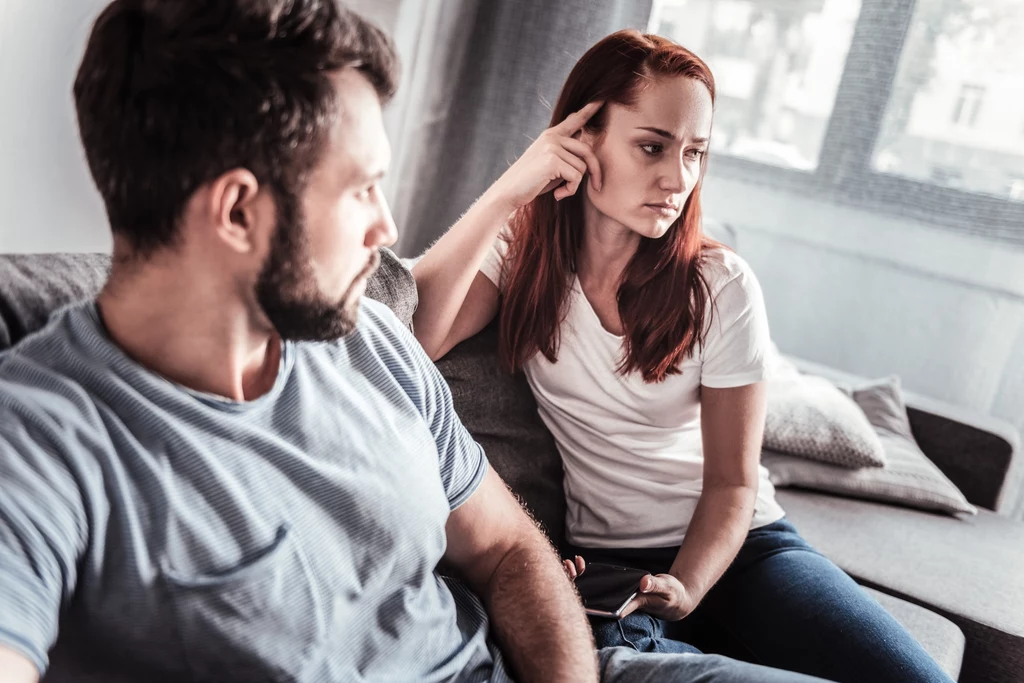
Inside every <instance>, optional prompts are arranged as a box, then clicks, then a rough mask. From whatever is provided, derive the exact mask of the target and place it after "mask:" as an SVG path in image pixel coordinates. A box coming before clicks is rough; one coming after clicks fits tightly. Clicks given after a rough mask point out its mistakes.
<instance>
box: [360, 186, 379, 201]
mask: <svg viewBox="0 0 1024 683" xmlns="http://www.w3.org/2000/svg"><path fill="white" fill-rule="evenodd" d="M375 187H377V184H376V183H374V184H373V185H370V186H369V187H367V188H364V189H362V190H359V192H357V193H356V196H357V197H358V198H359V199H369V198H370V195H371V194H373V190H374V188H375Z"/></svg>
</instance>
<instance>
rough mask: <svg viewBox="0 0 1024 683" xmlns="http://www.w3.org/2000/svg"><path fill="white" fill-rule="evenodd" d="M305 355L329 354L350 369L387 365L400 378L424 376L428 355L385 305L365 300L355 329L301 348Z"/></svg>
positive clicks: (362, 302)
mask: <svg viewBox="0 0 1024 683" xmlns="http://www.w3.org/2000/svg"><path fill="white" fill-rule="evenodd" d="M298 347H299V349H300V350H301V351H302V352H303V353H309V354H327V355H328V356H330V357H331V360H332V362H334V363H335V364H338V363H340V364H343V365H347V366H360V367H362V366H374V367H380V366H381V365H383V366H384V367H386V369H387V371H388V372H389V373H390V374H392V375H395V376H396V377H399V378H400V379H401V378H402V377H403V376H413V375H415V376H421V375H422V374H423V369H424V365H423V362H424V359H426V355H425V354H424V353H423V351H422V349H421V348H420V346H419V342H417V341H416V338H415V337H413V336H412V333H411V332H410V331H409V330H408V329H407V328H406V327H405V325H404V324H403V323H402V321H401V320H399V318H398V317H397V316H396V315H395V313H394V312H393V311H392V310H391V309H390V308H388V307H387V306H386V305H385V304H382V303H380V302H379V301H374V300H373V299H370V298H368V297H363V299H362V301H361V303H360V307H359V314H358V319H357V322H356V326H355V328H354V329H353V330H352V331H351V332H350V333H348V334H347V335H345V336H344V337H341V338H340V339H337V340H335V341H331V342H306V343H300V344H299V345H298ZM427 362H429V359H427Z"/></svg>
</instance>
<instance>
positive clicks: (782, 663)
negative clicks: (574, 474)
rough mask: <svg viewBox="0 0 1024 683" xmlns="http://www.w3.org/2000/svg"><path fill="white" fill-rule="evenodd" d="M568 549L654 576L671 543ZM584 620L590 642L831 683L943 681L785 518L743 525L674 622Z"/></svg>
mask: <svg viewBox="0 0 1024 683" xmlns="http://www.w3.org/2000/svg"><path fill="white" fill-rule="evenodd" d="M569 550H570V552H571V553H572V554H578V555H580V556H582V557H583V558H584V559H585V560H587V561H588V562H590V561H593V562H609V563H612V564H619V565H625V566H632V567H638V568H640V569H644V570H645V571H648V572H651V573H652V574H661V573H666V572H668V570H669V567H670V566H671V565H672V562H673V560H674V559H675V557H676V553H677V552H678V550H679V549H678V548H653V549H651V548H643V549H621V550H620V549H615V550H607V549H601V550H595V549H586V548H570V549H569ZM590 623H591V627H592V628H593V630H594V637H595V639H596V641H597V646H598V647H599V648H602V647H618V646H625V647H628V648H632V649H634V650H637V651H640V652H661V653H700V652H715V653H719V654H724V655H728V656H730V657H735V658H737V659H742V660H745V661H748V662H754V663H757V664H763V665H766V666H769V667H774V668H778V669H785V670H787V671H795V672H800V673H804V674H809V675H812V676H818V677H821V678H825V679H828V680H832V681H838V682H840V683H846V682H847V681H848V682H849V683H862V682H864V681H872V683H937V682H942V683H952V680H951V679H950V678H949V676H948V675H947V674H946V673H945V672H944V671H943V670H942V668H941V667H940V666H939V665H938V664H937V663H936V662H935V660H933V659H932V658H931V657H930V656H929V655H928V653H927V652H925V650H924V648H922V647H921V645H920V644H919V643H918V642H917V641H916V640H915V639H914V637H913V636H911V635H910V634H909V633H908V632H907V631H906V629H904V628H903V627H902V626H901V625H900V624H899V622H897V621H896V619H894V618H893V617H892V616H891V615H890V614H889V613H888V612H886V611H885V609H884V608H883V607H882V606H881V605H879V604H878V602H877V601H875V600H874V599H873V598H872V597H871V596H870V595H868V594H867V593H865V592H864V590H862V589H861V588H860V586H858V585H857V584H856V583H855V582H854V581H853V579H851V578H850V577H849V576H847V575H846V574H845V573H844V572H843V571H842V570H841V569H839V568H838V567H836V566H835V565H834V564H832V562H831V561H829V560H828V559H827V558H825V557H824V556H823V555H821V554H820V553H818V552H817V551H816V550H814V548H812V547H811V546H810V545H809V544H808V543H807V541H805V540H804V539H803V538H802V537H801V536H800V534H799V532H797V530H796V528H795V527H794V526H793V525H792V524H790V523H789V522H788V521H787V520H785V519H782V520H780V521H778V522H775V523H774V524H769V525H767V526H763V527H761V528H758V529H753V530H751V531H750V533H749V534H748V535H747V539H746V541H745V542H744V543H743V547H742V548H741V549H740V551H739V554H738V555H737V556H736V559H735V560H734V561H733V563H732V564H731V565H730V567H729V569H728V570H727V571H726V572H725V574H724V575H723V576H722V578H721V579H720V580H719V581H718V583H717V584H715V586H714V587H713V588H712V589H711V590H710V591H709V592H708V594H707V596H705V598H704V600H703V601H702V602H701V603H700V605H698V606H697V608H696V609H695V610H694V611H693V613H691V614H690V615H689V616H687V617H686V618H685V619H683V620H682V621H679V622H665V621H663V620H661V619H656V618H654V617H651V616H650V615H648V614H644V613H640V612H634V613H633V614H631V615H629V616H628V617H626V618H624V619H621V620H614V619H602V618H598V617H591V620H590Z"/></svg>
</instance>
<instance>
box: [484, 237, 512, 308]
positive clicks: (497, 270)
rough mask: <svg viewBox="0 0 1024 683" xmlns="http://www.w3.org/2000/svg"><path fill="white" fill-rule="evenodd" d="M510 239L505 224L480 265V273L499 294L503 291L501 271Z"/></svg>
mask: <svg viewBox="0 0 1024 683" xmlns="http://www.w3.org/2000/svg"><path fill="white" fill-rule="evenodd" d="M511 239H512V232H511V229H510V228H509V226H508V225H507V224H506V225H505V227H504V228H502V230H501V232H500V233H498V236H497V237H496V238H495V240H494V243H493V244H491V248H490V249H488V250H487V256H485V257H484V261H483V263H482V264H480V272H481V273H483V274H484V275H485V276H486V277H487V279H488V280H490V281H491V282H492V283H493V284H494V286H495V287H497V288H498V291H499V292H504V291H505V286H504V285H505V283H504V281H503V280H504V278H503V277H502V269H503V267H504V264H505V256H506V255H507V254H508V245H509V242H510V241H511Z"/></svg>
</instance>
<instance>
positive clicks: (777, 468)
mask: <svg viewBox="0 0 1024 683" xmlns="http://www.w3.org/2000/svg"><path fill="white" fill-rule="evenodd" d="M853 400H854V401H856V403H857V405H859V406H860V408H861V409H862V410H863V411H864V414H865V415H866V416H867V419H868V420H869V421H870V422H871V424H872V426H873V427H874V429H875V431H876V433H877V434H878V438H879V439H880V440H881V442H882V446H883V448H884V449H885V457H886V464H885V466H884V467H867V468H862V469H857V470H851V469H847V468H844V467H836V466H834V465H826V464H823V463H816V462H810V461H808V460H806V459H804V458H794V457H790V456H787V455H783V454H779V453H772V452H769V451H765V452H763V453H762V457H761V462H762V464H763V465H764V466H765V467H767V468H768V471H769V473H770V478H771V482H772V484H774V485H775V486H778V487H784V486H794V487H798V488H807V489H814V490H818V491H825V492H828V493H837V494H840V495H848V496H850V497H853V498H867V499H870V500H880V501H884V502H888V503H896V504H898V505H904V506H906V507H914V508H920V509H922V510H932V511H936V512H946V513H951V514H953V513H966V514H971V515H973V514H977V512H978V510H977V509H976V508H975V507H974V506H973V505H971V504H970V503H969V502H967V499H966V498H964V495H963V494H962V493H961V492H960V490H959V489H958V488H957V487H956V486H955V485H954V484H953V482H951V481H950V480H949V479H948V478H946V476H945V475H944V474H943V473H942V471H941V470H939V468H938V467H936V466H935V464H934V463H932V461H931V460H929V459H928V456H926V455H925V454H924V453H923V452H922V451H921V449H920V448H919V447H918V445H917V442H916V441H914V435H913V433H912V432H911V430H910V421H909V419H908V418H907V409H906V406H905V405H904V403H903V392H902V390H901V389H900V381H899V378H898V377H889V378H887V379H884V380H879V381H878V382H876V383H873V384H871V385H868V386H865V387H861V388H859V389H856V390H854V392H853Z"/></svg>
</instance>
